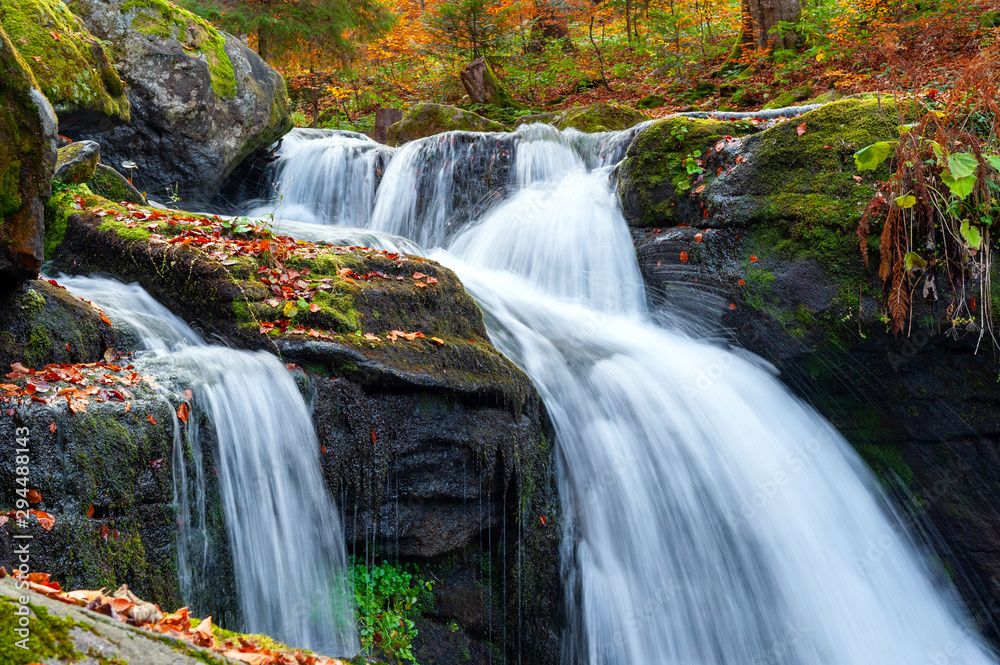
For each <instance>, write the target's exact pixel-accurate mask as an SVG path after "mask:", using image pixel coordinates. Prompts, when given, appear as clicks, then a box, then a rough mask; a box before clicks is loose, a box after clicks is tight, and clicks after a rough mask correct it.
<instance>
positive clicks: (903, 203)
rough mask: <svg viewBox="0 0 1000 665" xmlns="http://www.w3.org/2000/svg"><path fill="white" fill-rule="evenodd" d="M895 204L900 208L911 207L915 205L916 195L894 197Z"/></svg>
mask: <svg viewBox="0 0 1000 665" xmlns="http://www.w3.org/2000/svg"><path fill="white" fill-rule="evenodd" d="M896 205H898V206H899V207H900V208H912V207H913V206H915V205H917V197H916V196H912V195H910V194H907V195H905V196H900V197H899V198H897V199H896Z"/></svg>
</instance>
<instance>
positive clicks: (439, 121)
mask: <svg viewBox="0 0 1000 665" xmlns="http://www.w3.org/2000/svg"><path fill="white" fill-rule="evenodd" d="M504 129H505V128H504V126H503V125H501V124H500V123H499V122H496V121H494V120H490V119H489V118H484V117H483V116H481V115H479V114H478V113H473V112H472V111H466V110H464V109H460V108H458V107H457V106H448V105H447V104H431V103H430V102H420V103H418V104H414V105H413V106H411V107H410V108H409V109H407V110H406V113H404V114H403V119H402V120H400V121H399V122H397V123H395V124H393V125H390V126H389V129H388V131H387V138H386V141H387V143H388V144H389V145H392V146H398V145H402V144H404V143H407V142H409V141H415V140H416V139H422V138H425V137H427V136H434V135H435V134H441V133H442V132H454V131H462V132H502V131H504Z"/></svg>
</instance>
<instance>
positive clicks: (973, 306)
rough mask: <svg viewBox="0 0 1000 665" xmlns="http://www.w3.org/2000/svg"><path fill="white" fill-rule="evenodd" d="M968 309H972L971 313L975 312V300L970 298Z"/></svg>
mask: <svg viewBox="0 0 1000 665" xmlns="http://www.w3.org/2000/svg"><path fill="white" fill-rule="evenodd" d="M969 307H971V308H972V311H973V312H975V311H976V299H975V298H971V299H970V300H969Z"/></svg>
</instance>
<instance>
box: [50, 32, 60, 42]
mask: <svg viewBox="0 0 1000 665" xmlns="http://www.w3.org/2000/svg"><path fill="white" fill-rule="evenodd" d="M49 34H50V35H52V39H54V40H56V41H59V40H60V37H59V33H58V32H56V31H55V30H50V31H49Z"/></svg>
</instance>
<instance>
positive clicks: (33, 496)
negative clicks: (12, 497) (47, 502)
mask: <svg viewBox="0 0 1000 665" xmlns="http://www.w3.org/2000/svg"><path fill="white" fill-rule="evenodd" d="M41 500H42V493H41V492H39V491H38V490H35V489H31V490H28V503H38V502H39V501H41Z"/></svg>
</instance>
